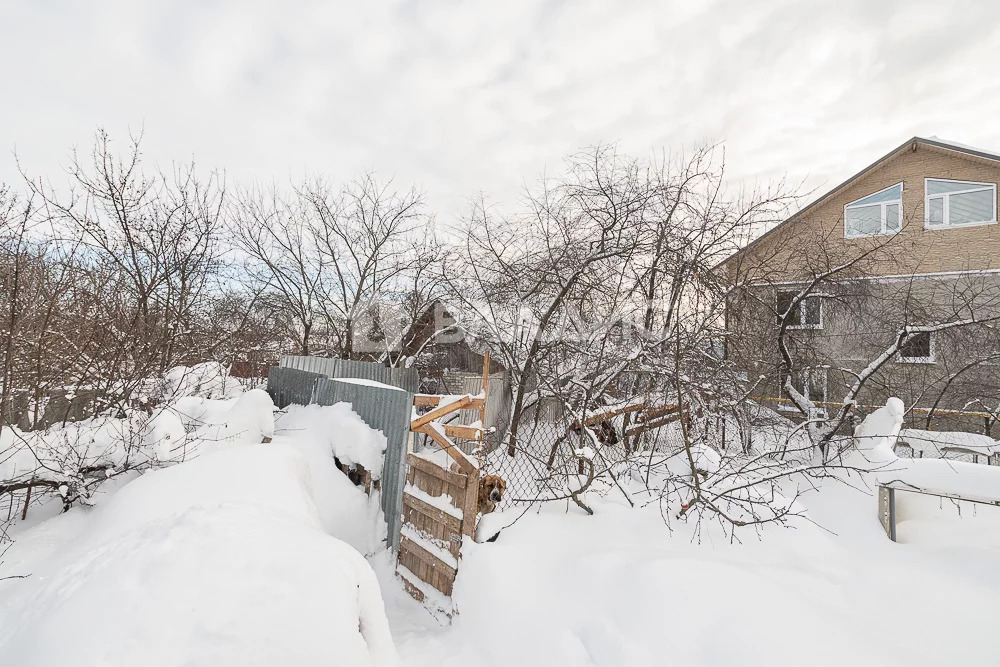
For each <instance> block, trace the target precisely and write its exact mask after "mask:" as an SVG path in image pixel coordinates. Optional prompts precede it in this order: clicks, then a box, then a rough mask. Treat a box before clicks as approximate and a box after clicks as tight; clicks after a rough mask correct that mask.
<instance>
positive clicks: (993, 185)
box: [924, 176, 997, 231]
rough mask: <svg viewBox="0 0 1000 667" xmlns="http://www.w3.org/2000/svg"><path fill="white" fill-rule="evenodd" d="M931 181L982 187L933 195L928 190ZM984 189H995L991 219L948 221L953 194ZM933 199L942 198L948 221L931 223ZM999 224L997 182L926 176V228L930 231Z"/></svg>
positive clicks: (943, 213) (945, 216)
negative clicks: (938, 223)
mask: <svg viewBox="0 0 1000 667" xmlns="http://www.w3.org/2000/svg"><path fill="white" fill-rule="evenodd" d="M931 181H940V182H942V183H970V184H972V185H977V186H981V187H975V188H967V189H965V190H956V191H955V192H943V193H941V194H936V195H932V194H929V193H928V192H927V185H928V184H929V183H930V182H931ZM983 190H992V191H993V218H992V219H991V220H984V221H982V222H966V223H952V222H950V221H948V217H949V215H948V214H949V212H950V204H949V199H950V198H951V195H963V194H969V193H971V192H982V191H983ZM931 199H942V200H943V201H942V202H941V206H942V210H941V217H942V218H943V219H944V220H945V221H946V222H942V223H941V224H940V225H932V224H931ZM995 224H997V184H996V183H985V182H983V183H981V182H979V181H963V180H961V179H957V178H934V177H931V176H928V177H926V178H924V229H927V230H930V231H937V230H941V229H965V228H967V227H981V226H983V225H995Z"/></svg>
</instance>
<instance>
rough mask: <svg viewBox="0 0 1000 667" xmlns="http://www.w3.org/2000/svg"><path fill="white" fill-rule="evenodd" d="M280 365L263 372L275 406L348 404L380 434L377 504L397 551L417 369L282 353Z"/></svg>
mask: <svg viewBox="0 0 1000 667" xmlns="http://www.w3.org/2000/svg"><path fill="white" fill-rule="evenodd" d="M280 363H281V365H280V366H272V367H271V368H270V369H268V374H267V391H268V393H269V394H271V397H272V398H273V399H274V403H275V405H277V406H278V407H279V408H285V407H287V406H288V405H290V404H293V403H294V404H298V405H309V404H316V405H335V404H336V403H350V404H351V409H352V410H354V412H355V413H357V415H358V416H359V417H361V419H362V420H363V421H364V422H365V423H366V424H368V426H370V427H371V428H373V429H376V430H378V431H381V432H382V434H383V435H385V438H386V450H385V455H384V458H383V460H382V475H381V479H380V486H381V496H380V502H381V507H382V514H383V516H384V517H385V522H386V525H387V529H388V532H387V534H388V540H389V546H390V547H391V548H392V549H393V550H398V549H399V530H400V523H401V519H400V517H401V515H402V510H403V485H404V483H405V479H404V478H405V475H406V451H407V443H408V442H409V431H410V413H411V410H412V405H413V394H414V392H413V391H412V390H411V388H413V389H415V388H416V387H417V386H418V383H419V376H418V375H417V371H416V369H411V368H405V369H401V368H385V367H384V366H381V365H380V364H376V363H371V362H365V361H348V360H344V359H324V358H320V357H282V358H281V362H280ZM306 369H309V370H306Z"/></svg>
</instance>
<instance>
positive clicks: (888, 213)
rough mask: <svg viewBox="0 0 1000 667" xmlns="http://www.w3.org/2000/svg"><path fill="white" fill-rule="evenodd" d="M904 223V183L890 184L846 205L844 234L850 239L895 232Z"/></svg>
mask: <svg viewBox="0 0 1000 667" xmlns="http://www.w3.org/2000/svg"><path fill="white" fill-rule="evenodd" d="M902 223H903V184H902V183H897V184H896V185H892V186H889V187H888V188H886V189H884V190H879V191H878V192H876V193H874V194H870V195H868V196H867V197H863V198H862V199H858V200H857V201H853V202H851V203H850V204H848V205H847V206H845V207H844V236H845V237H846V238H849V239H853V238H861V237H865V236H879V235H883V234H895V233H896V232H898V231H899V230H900V229H902Z"/></svg>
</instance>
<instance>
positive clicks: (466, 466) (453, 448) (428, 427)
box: [414, 422, 477, 474]
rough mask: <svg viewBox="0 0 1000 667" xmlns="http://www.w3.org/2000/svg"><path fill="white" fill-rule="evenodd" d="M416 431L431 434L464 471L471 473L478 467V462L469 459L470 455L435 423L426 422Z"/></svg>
mask: <svg viewBox="0 0 1000 667" xmlns="http://www.w3.org/2000/svg"><path fill="white" fill-rule="evenodd" d="M414 423H415V422H414ZM416 432H417V433H426V434H427V435H429V436H431V439H432V440H433V441H434V442H436V443H437V444H438V445H439V446H440V447H441V449H443V450H444V451H445V452H446V453H447V454H448V456H450V457H451V458H452V460H453V461H455V463H457V464H458V467H459V468H461V469H462V472H464V473H466V474H470V473H472V471H474V470H476V469H477V468H476V464H475V463H473V462H472V461H470V460H469V457H467V456H466V455H465V452H463V451H462V450H461V449H459V448H458V445H456V444H455V443H454V442H452V441H451V440H449V439H448V436H446V435H445V434H444V433H442V432H441V431H439V430H437V428H435V425H434V424H425V425H423V426H421V427H420V428H418V429H416Z"/></svg>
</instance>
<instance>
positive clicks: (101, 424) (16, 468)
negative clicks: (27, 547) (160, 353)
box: [0, 389, 274, 515]
mask: <svg viewBox="0 0 1000 667" xmlns="http://www.w3.org/2000/svg"><path fill="white" fill-rule="evenodd" d="M232 395H234V396H235V398H230V399H226V400H213V399H207V398H199V397H195V396H187V397H181V398H178V399H176V400H174V401H172V402H169V403H166V404H163V405H161V406H158V407H156V408H154V409H153V410H152V411H151V413H150V412H147V411H146V410H139V409H131V410H128V411H126V413H125V415H124V416H122V417H111V416H102V417H93V418H90V419H85V420H82V421H78V422H72V423H69V424H65V425H62V426H57V427H52V428H49V429H46V430H43V431H21V430H19V429H17V428H16V427H12V426H5V427H3V428H2V429H0V497H4V496H6V499H7V501H8V503H9V508H10V509H13V505H14V503H15V494H18V496H19V497H18V501H17V502H22V500H21V497H22V496H20V494H25V495H24V496H23V502H25V503H26V502H28V500H29V499H30V496H28V495H27V494H29V493H30V491H29V489H34V490H36V491H37V493H36V494H35V495H34V499H35V500H41V499H44V497H45V496H46V495H57V496H59V497H60V498H61V500H62V503H63V506H64V508H69V507H70V506H71V505H72V504H73V503H75V502H83V503H88V502H89V500H90V498H91V496H92V494H93V493H94V491H95V490H96V489H97V488H98V487H99V486H100V485H101V483H102V482H104V481H106V480H108V479H111V478H114V477H116V476H118V475H121V474H122V473H125V472H127V471H134V470H139V471H142V470H146V469H149V468H153V467H160V466H164V465H168V464H171V463H177V462H180V461H184V460H186V459H189V458H192V457H194V456H197V455H198V454H200V453H203V452H205V451H208V450H211V449H216V448H219V447H223V446H226V445H231V444H236V443H260V442H262V441H268V440H270V439H271V438H272V437H273V436H274V415H273V413H274V404H273V403H272V401H271V398H270V396H268V394H267V393H266V392H264V391H262V390H260V389H254V390H251V391H248V392H245V393H242V391H241V392H240V393H236V392H232ZM10 514H11V515H13V514H14V513H13V512H10Z"/></svg>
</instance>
